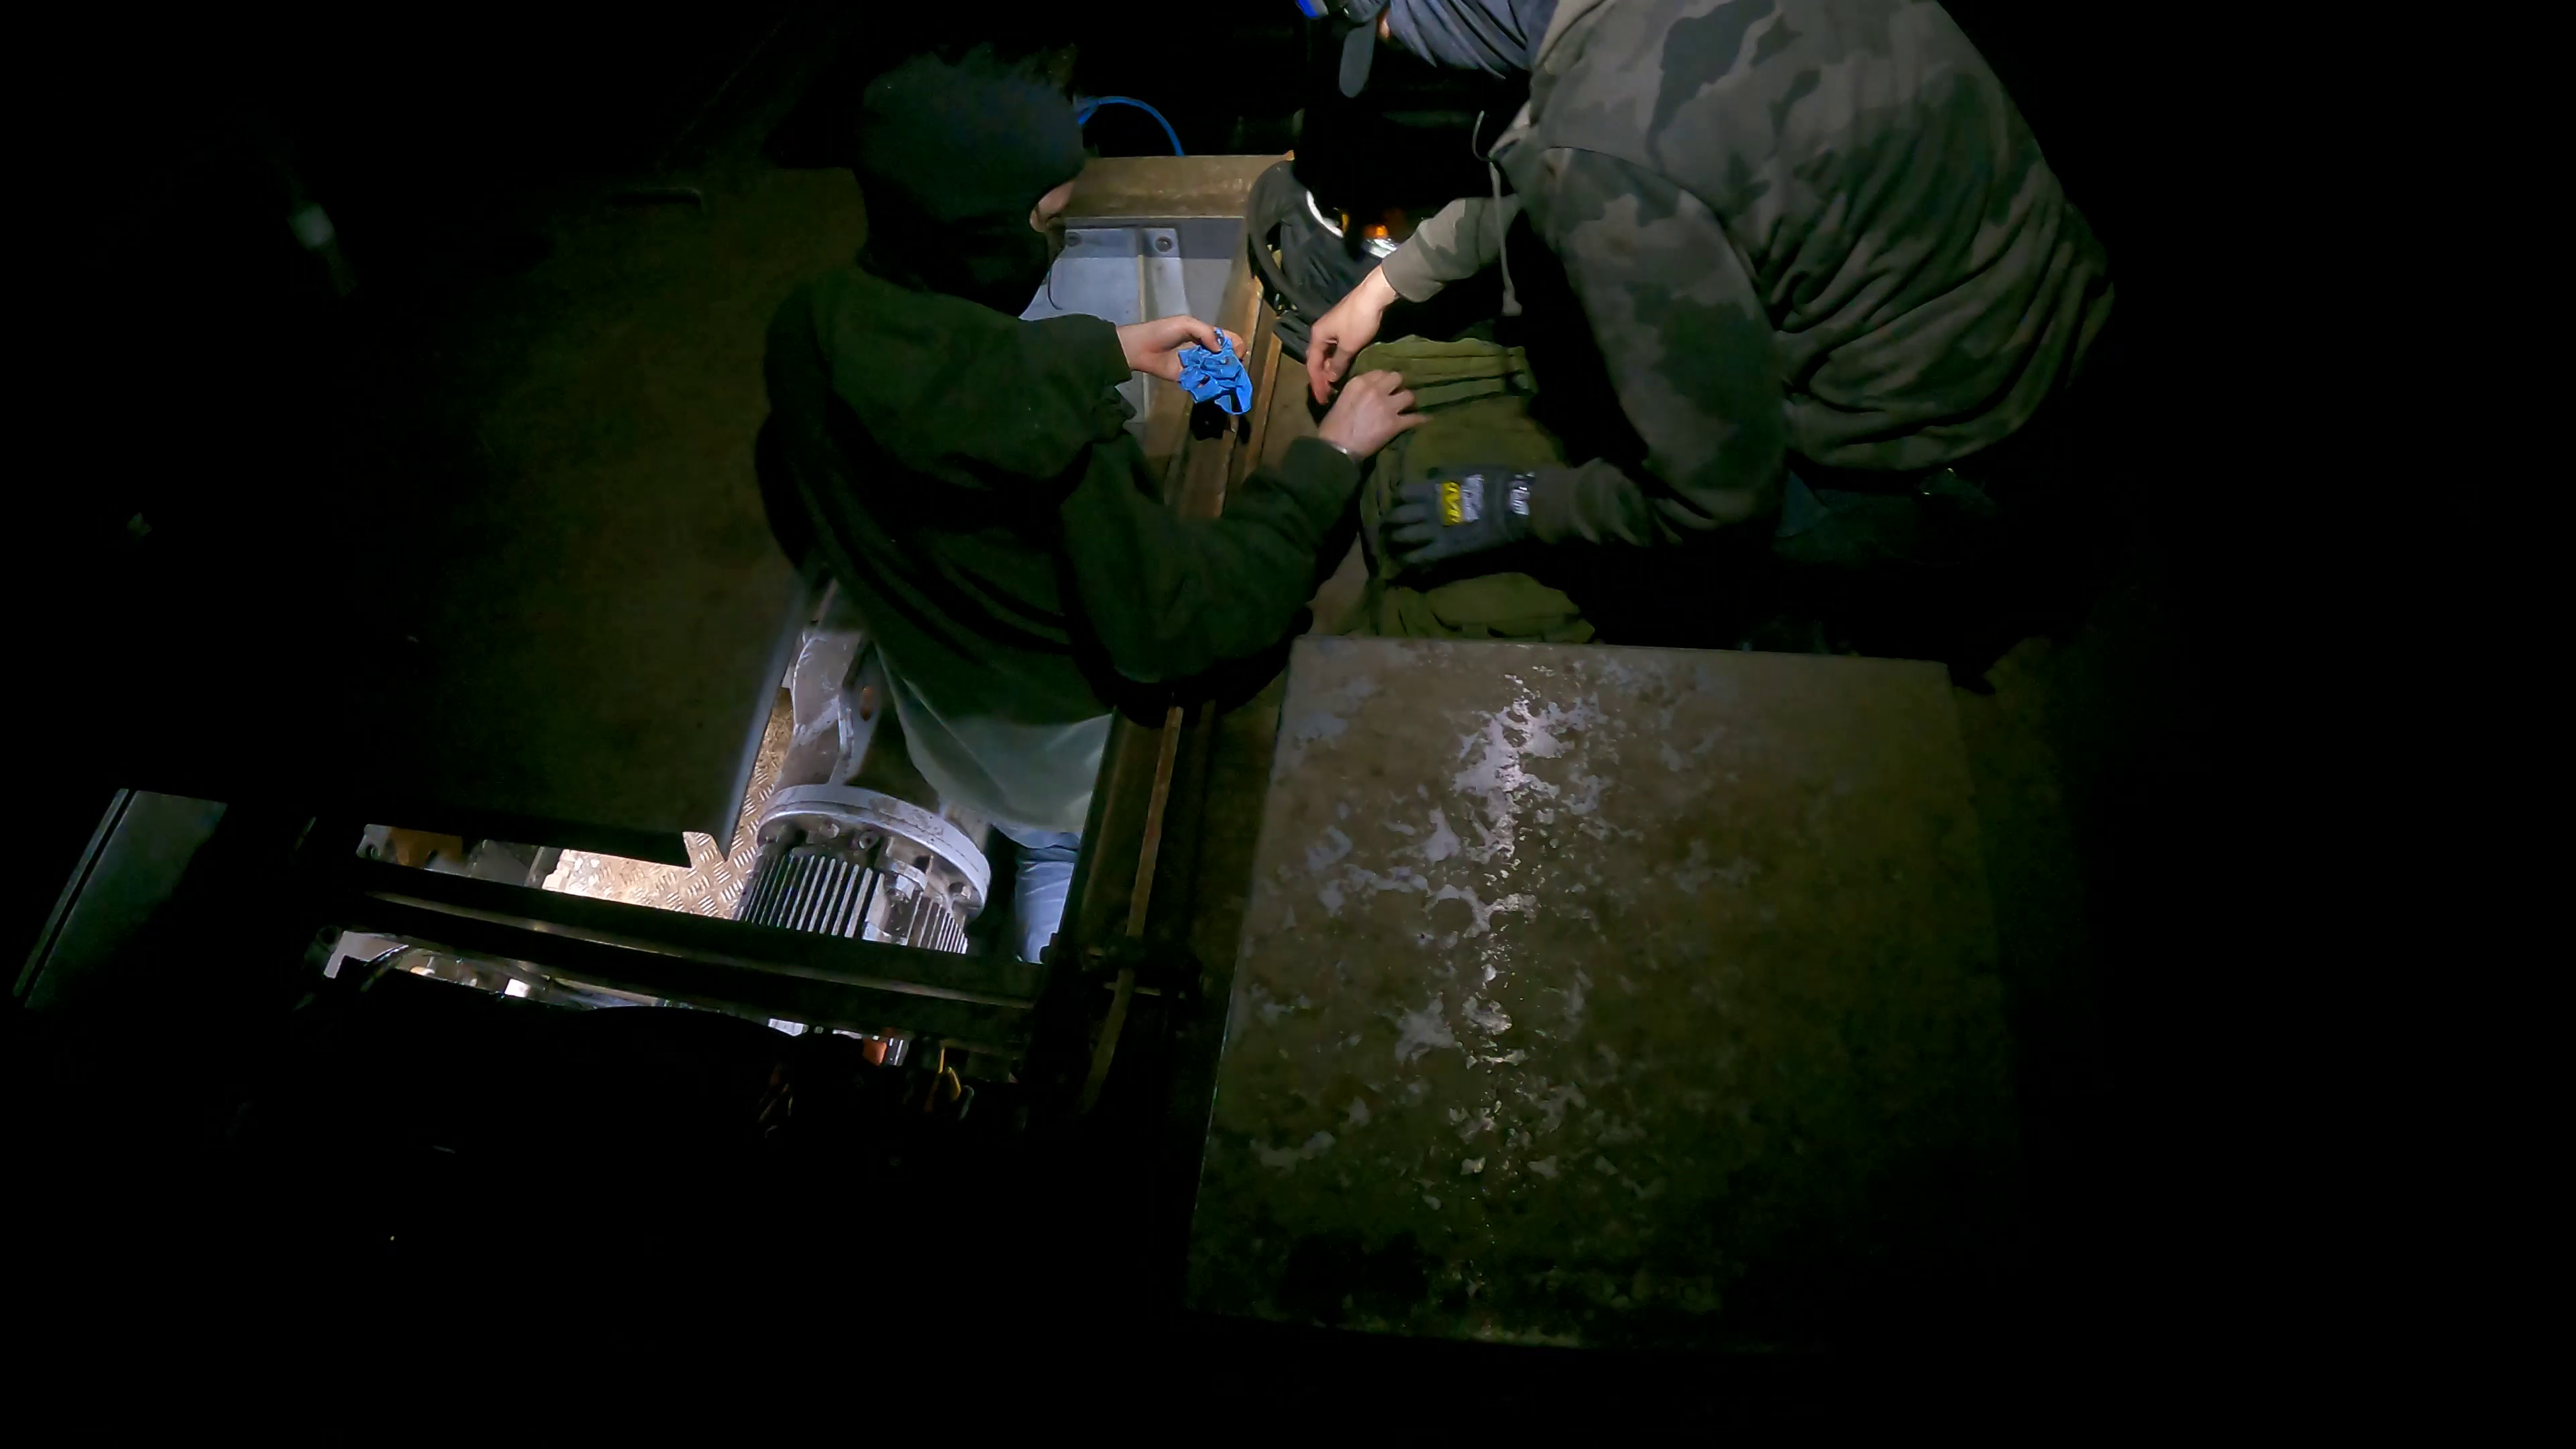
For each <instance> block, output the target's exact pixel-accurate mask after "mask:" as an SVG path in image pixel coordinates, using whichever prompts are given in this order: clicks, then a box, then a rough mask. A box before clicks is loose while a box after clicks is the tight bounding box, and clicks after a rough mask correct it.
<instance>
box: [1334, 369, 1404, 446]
mask: <svg viewBox="0 0 2576 1449" xmlns="http://www.w3.org/2000/svg"><path fill="white" fill-rule="evenodd" d="M1412 406H1413V394H1412V393H1410V392H1407V391H1405V390H1404V378H1403V377H1402V376H1401V375H1400V374H1397V373H1392V372H1364V373H1361V374H1360V375H1359V376H1358V377H1355V378H1353V379H1351V385H1350V386H1349V387H1346V388H1343V389H1342V395H1341V398H1340V400H1338V401H1336V402H1335V403H1334V404H1333V410H1332V411H1331V412H1328V413H1326V414H1324V424H1323V426H1322V427H1320V428H1318V429H1316V434H1317V436H1319V437H1321V438H1322V439H1323V440H1324V441H1325V442H1327V443H1337V444H1339V445H1341V446H1342V447H1344V448H1347V449H1349V450H1350V454H1351V456H1352V457H1354V458H1365V457H1367V456H1369V455H1370V454H1371V453H1374V452H1376V451H1377V450H1378V449H1380V448H1383V447H1385V446H1386V445H1387V444H1389V443H1391V442H1393V441H1395V435H1396V434H1398V433H1400V432H1403V431H1404V430H1405V429H1407V428H1418V427H1420V426H1422V425H1423V424H1424V423H1426V422H1429V421H1430V419H1428V418H1426V417H1424V416H1423V415H1422V414H1420V413H1415V412H1407V411H1405V409H1407V408H1409V407H1412Z"/></svg>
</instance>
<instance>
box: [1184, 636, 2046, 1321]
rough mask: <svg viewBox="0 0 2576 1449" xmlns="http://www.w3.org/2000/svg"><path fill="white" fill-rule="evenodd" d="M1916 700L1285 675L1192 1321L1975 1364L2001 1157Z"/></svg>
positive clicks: (1978, 910) (1981, 926)
mask: <svg viewBox="0 0 2576 1449" xmlns="http://www.w3.org/2000/svg"><path fill="white" fill-rule="evenodd" d="M1949 692H1950V691H1949V687H1948V685H1947V682H1946V680H1945V678H1944V676H1943V672H1942V670H1941V668H1940V667H1939V666H1937V665H1932V664H1923V663H1910V662H1902V661H1890V660H1864V659H1846V658H1829V657H1815V656H1795V655H1778V654H1750V653H1736V652H1701V651H1676V650H1641V649H1611V648H1600V647H1577V646H1555V645H1513V644H1493V643H1481V642H1451V641H1438V640H1312V641H1309V642H1307V643H1305V644H1303V645H1301V646H1300V647H1299V649H1298V651H1297V654H1296V657H1295V660H1294V662H1293V663H1292V665H1291V669H1290V683H1289V688H1288V692H1287V696H1286V702H1285V709H1284V715H1283V724H1282V734H1281V737H1280V741H1279V745H1278V750H1277V756H1276V766H1275V769H1274V771H1273V775H1272V779H1271V788H1270V794H1269V803H1268V809H1267V814H1266V818H1265V819H1264V822H1263V827H1262V837H1261V848H1260V853H1259V856H1258V863H1257V866H1256V869H1255V872H1254V879H1253V882H1252V889H1253V895H1252V901H1251V910H1250V914H1249V917H1248V919H1247V921H1246V924H1245V928H1244V937H1243V946H1242V953H1241V956H1240V958H1239V960H1238V961H1237V963H1236V968H1235V975H1234V982H1233V993H1232V995H1233V1001H1232V1007H1231V1011H1232V1017H1231V1020H1230V1022H1229V1024H1228V1031H1227V1049H1226V1058H1225V1064H1224V1067H1223V1069H1222V1071H1221V1074H1220V1077H1219V1082H1218V1089H1217V1095H1216V1103H1215V1123H1214V1130H1213V1131H1212V1132H1211V1134H1210V1137H1209V1141H1208V1148H1207V1157H1206V1166H1205V1168H1204V1177H1203V1179H1202V1183H1201V1190H1200V1200H1199V1206H1198V1217H1197V1223H1196V1227H1195V1228H1194V1231H1193V1300H1194V1302H1195V1303H1196V1305H1197V1306H1200V1307H1203V1308H1209V1309H1214V1310H1217V1311H1233V1312H1248V1313H1251V1314H1254V1315H1256V1316H1261V1317H1269V1318H1278V1319H1283V1320H1285V1321H1291V1322H1322V1323H1331V1324H1348V1325H1349V1326H1353V1327H1368V1328H1376V1329H1381V1330H1387V1331H1394V1332H1403V1333H1415V1334H1425V1333H1427V1334H1436V1335H1442V1336H1452V1337H1461V1338H1472V1339H1485V1340H1501V1341H1513V1342H1552V1343H1564V1344H1585V1345H1592V1346H1607V1345H1618V1344H1632V1345H1633V1344H1646V1345H1656V1346H1665V1347H1673V1346H1685V1345H1707V1346H1714V1345H1731V1346H1739V1347H1779V1346H1793V1345H1802V1344H1822V1343H1834V1342H1854V1341H1867V1340H1868V1339H1869V1338H1871V1337H1873V1336H1876V1335H1879V1334H1884V1333H1887V1332H1890V1331H1891V1319H1892V1318H1893V1319H1911V1320H1912V1321H1913V1323H1914V1324H1915V1325H1916V1326H1918V1327H1919V1326H1920V1325H1922V1324H1926V1323H1929V1322H1932V1321H1935V1320H1937V1321H1940V1322H1942V1323H1943V1324H1945V1325H1946V1329H1945V1331H1947V1332H1949V1333H1951V1334H1954V1335H1964V1336H1974V1335H1976V1334H1978V1333H1979V1332H1980V1331H1981V1330H1984V1329H1986V1328H1987V1327H1988V1326H1989V1325H1990V1324H1991V1323H1992V1322H1993V1320H1994V1319H1995V1318H1996V1316H1997V1314H1998V1311H1999V1309H2000V1307H2001V1306H2002V1305H2003V1304H2004V1303H2006V1302H2007V1301H2008V1300H2009V1298H2010V1295H2011V1292H2012V1288H2013V1284H2012V1279H2013V1277H2014V1273H2013V1269H2012V1267H2011V1258H2012V1253H2011V1251H2010V1249H2009V1248H2008V1246H2007V1245H2008V1242H2009V1240H2010V1239H2011V1238H2012V1236H2013V1234H2012V1232H2011V1229H2010V1227H2009V1223H2010V1219H2011V1217H2012V1208H2011V1198H2012V1195H2013V1194H2012V1179H2013V1176H2014V1163H2013V1158H2014V1153H2013V1124H2012V1112H2011V1107H2010V1092H2009V1088H2008V1081H2007V1076H2008V1074H2007V1066H2006V1056H2005V1042H2004V1028H2003V1019H2002V1011H2001V1001H2000V996H2001V993H2000V987H1999V983H1998V981H1997V980H1996V978H1995V975H1994V969H1993V968H1994V938H1993V932H1992V927H1991V923H1990V920H1989V917H1988V904H1987V893H1986V886H1985V879H1984V870H1983V865H1984V861H1983V855H1982V852H1981V850H1980V847H1979V843H1978V830H1977V826H1976V818H1975V813H1974V810H1973V808H1972V806H1971V799H1970V797H1971V789H1970V783H1969V774H1968V769H1967V766H1966V763H1965V760H1964V758H1963V755H1962V752H1961V749H1960V745H1959V737H1958V733H1957V730H1956V728H1955V725H1954V724H1953V722H1952V718H1951V706H1950V700H1949V698H1948V696H1949ZM1900 1280H1901V1281H1902V1283H1903V1286H1902V1287H1900V1286H1898V1283H1899V1281H1900Z"/></svg>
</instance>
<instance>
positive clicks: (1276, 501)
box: [1059, 435, 1360, 684]
mask: <svg viewBox="0 0 2576 1449" xmlns="http://www.w3.org/2000/svg"><path fill="white" fill-rule="evenodd" d="M1145 477H1146V472H1145V467H1144V459H1143V457H1142V456H1141V454H1139V452H1138V451H1137V448H1136V445H1135V443H1134V442H1133V441H1131V440H1129V439H1127V438H1126V437H1124V436H1123V435H1122V436H1121V437H1120V438H1119V439H1117V440H1116V441H1114V442H1111V443H1107V444H1103V445H1101V446H1100V447H1098V448H1095V449H1094V450H1093V456H1092V461H1091V465H1090V467H1089V468H1088V469H1087V470H1086V471H1085V473H1084V476H1083V479H1082V482H1081V484H1080V485H1079V486H1078V487H1076V488H1075V489H1074V490H1073V492H1072V493H1071V494H1069V495H1067V497H1066V498H1065V500H1064V503H1063V505H1062V507H1061V508H1060V510H1059V514H1060V516H1061V518H1062V521H1063V525H1064V548H1065V554H1066V557H1067V560H1068V562H1069V564H1070V569H1069V572H1070V574H1071V578H1072V584H1073V591H1074V593H1075V595H1076V596H1077V598H1078V599H1079V600H1080V602H1081V606H1082V611H1083V613H1084V615H1085V616H1086V617H1087V619H1088V621H1089V624H1090V627H1091V630H1092V632H1093V634H1094V635H1095V636H1096V637H1097V638H1098V639H1099V640H1100V642H1101V645H1102V646H1103V648H1104V649H1105V650H1106V651H1107V653H1108V656H1109V663H1110V666H1111V667H1112V668H1114V669H1116V670H1117V671H1118V673H1119V674H1120V675H1122V676H1124V677H1125V678H1127V679H1130V680H1133V681H1135V682H1137V683H1139V684H1161V683H1166V682H1169V681H1172V680H1178V679H1186V678H1189V677H1190V676H1192V675H1197V674H1203V673H1206V672H1207V671H1208V670H1210V669H1213V668H1215V667H1216V666H1218V665H1220V664H1225V663H1228V662H1231V661H1234V660H1238V659H1245V658H1249V657H1251V656H1253V655H1256V654H1259V653H1260V652H1261V651H1263V650H1265V649H1268V648H1270V647H1271V646H1272V645H1274V644H1277V643H1278V642H1279V641H1280V639H1282V638H1283V637H1285V636H1286V635H1287V633H1288V632H1289V630H1290V629H1291V628H1293V627H1294V626H1295V624H1296V619H1297V612H1298V610H1300V609H1302V608H1304V607H1305V605H1306V601H1307V600H1308V599H1310V598H1312V597H1313V596H1314V592H1315V586H1316V583H1317V575H1318V573H1319V572H1320V570H1321V566H1322V561H1321V559H1320V555H1321V552H1322V546H1323V542H1324V538H1325V536H1326V535H1327V534H1328V533H1329V532H1331V530H1332V528H1333V525H1334V524H1335V522H1337V521H1338V520H1339V519H1340V518H1341V516H1342V513H1343V511H1344V510H1345V509H1346V508H1348V507H1349V506H1350V503H1351V500H1352V499H1353V498H1354V497H1355V496H1357V494H1358V492H1359V484H1360V473H1359V465H1358V464H1356V463H1354V462H1352V461H1351V460H1350V458H1349V457H1347V456H1345V455H1344V454H1343V453H1342V452H1341V451H1340V450H1339V449H1337V448H1335V447H1333V446H1332V445H1331V444H1329V443H1325V442H1322V441H1320V440H1318V439H1314V438H1300V439H1298V440H1297V441H1296V442H1294V443H1291V444H1289V445H1288V452H1287V455H1286V456H1285V457H1283V458H1282V459H1281V460H1280V462H1279V465H1278V467H1276V468H1275V469H1272V468H1265V469H1262V470H1260V471H1258V472H1256V473H1254V474H1253V475H1252V476H1251V477H1250V478H1249V479H1247V480H1246V481H1245V483H1244V486H1243V487H1241V488H1239V489H1236V490H1235V491H1234V493H1233V494H1232V495H1231V496H1229V497H1228V498H1227V499H1226V502H1225V512H1224V514H1223V515H1222V516H1220V517H1217V518H1206V519H1199V518H1183V517H1180V516H1179V515H1177V514H1175V513H1173V512H1172V511H1171V509H1170V508H1168V507H1166V506H1165V505H1164V503H1163V502H1162V500H1161V499H1159V498H1155V497H1152V496H1151V495H1149V494H1148V493H1147V492H1146V491H1145V489H1144V486H1143V485H1144V480H1145Z"/></svg>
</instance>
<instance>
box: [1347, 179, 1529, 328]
mask: <svg viewBox="0 0 2576 1449" xmlns="http://www.w3.org/2000/svg"><path fill="white" fill-rule="evenodd" d="M1520 206H1521V199H1520V198H1519V197H1517V196H1506V197H1504V198H1502V199H1501V200H1499V201H1497V200H1495V199H1494V198H1493V197H1490V196H1462V197H1460V198H1458V199H1457V200H1456V201H1453V202H1451V203H1449V204H1448V205H1447V206H1444V207H1442V208H1440V211H1439V214H1438V215H1435V216H1433V217H1432V218H1431V219H1430V220H1429V221H1426V222H1424V223H1423V224H1422V225H1421V226H1419V227H1417V228H1415V229H1414V232H1413V235H1412V236H1410V237H1407V238H1405V242H1404V245H1402V246H1400V247H1397V248H1396V249H1395V255H1394V256H1391V257H1388V258H1387V259H1386V261H1385V263H1384V264H1383V265H1382V266H1380V267H1379V269H1378V270H1380V271H1382V272H1384V273H1385V274H1386V280H1387V285H1389V286H1391V287H1393V288H1395V294H1396V295H1397V296H1399V297H1402V298H1403V299H1404V300H1406V301H1408V302H1428V301H1430V300H1431V299H1432V298H1433V297H1436V296H1438V295H1440V289H1441V288H1443V287H1445V286H1447V285H1449V284H1450V283H1451V282H1463V281H1465V280H1467V279H1468V278H1469V277H1472V276H1474V275H1476V274H1477V273H1478V272H1481V271H1483V270H1484V269H1485V268H1487V267H1490V266H1492V265H1493V264H1494V262H1495V260H1496V259H1497V258H1499V257H1501V256H1502V254H1503V233H1505V232H1507V231H1509V230H1510V229H1511V225H1512V218H1513V217H1515V216H1517V215H1519V214H1520Z"/></svg>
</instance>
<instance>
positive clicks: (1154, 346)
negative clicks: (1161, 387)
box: [1118, 317, 1244, 382]
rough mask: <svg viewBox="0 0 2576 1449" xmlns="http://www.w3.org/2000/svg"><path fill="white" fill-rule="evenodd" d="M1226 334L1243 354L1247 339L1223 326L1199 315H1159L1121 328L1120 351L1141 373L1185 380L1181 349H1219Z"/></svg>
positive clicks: (1238, 354)
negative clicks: (1220, 340)
mask: <svg viewBox="0 0 2576 1449" xmlns="http://www.w3.org/2000/svg"><path fill="white" fill-rule="evenodd" d="M1220 335H1222V336H1223V337H1224V338H1225V340H1226V341H1227V342H1229V343H1232V344H1233V345H1234V355H1235V356H1237V357H1241V356H1242V355H1243V346H1244V344H1243V339H1242V338H1241V337H1239V336H1237V335H1235V334H1234V333H1232V332H1227V331H1226V330H1225V329H1224V328H1222V327H1211V326H1209V325H1208V324H1207V323H1205V322H1202V321H1200V320H1199V319H1197V318H1196V317H1157V318H1155V319H1154V320H1153V321H1151V322H1139V323H1137V324H1135V325H1134V326H1132V327H1121V328H1119V329H1118V347H1119V350H1120V351H1122V352H1125V353H1126V354H1127V365H1128V367H1130V368H1132V369H1134V370H1135V371H1137V372H1150V373H1152V374H1154V375H1155V376H1156V377H1159V378H1161V379H1162V380H1163V381H1165V382H1179V381H1180V380H1181V349H1182V348H1184V347H1190V346H1198V347H1204V348H1206V349H1207V350H1208V351H1210V352H1214V351H1216V350H1217V338H1218V337H1219V336H1220Z"/></svg>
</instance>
